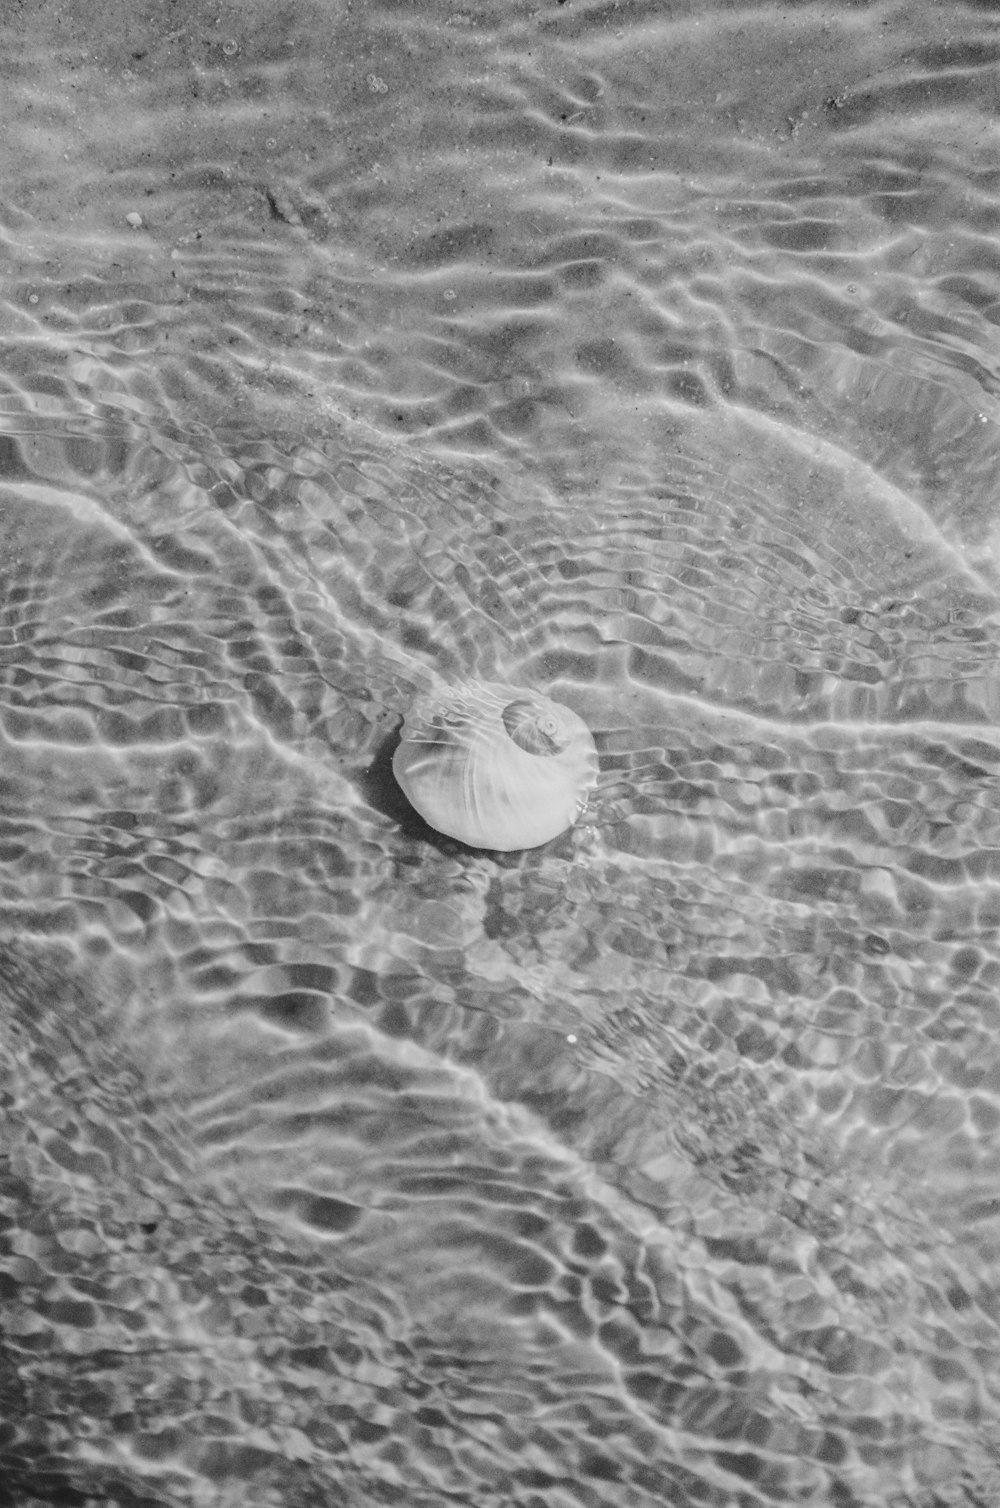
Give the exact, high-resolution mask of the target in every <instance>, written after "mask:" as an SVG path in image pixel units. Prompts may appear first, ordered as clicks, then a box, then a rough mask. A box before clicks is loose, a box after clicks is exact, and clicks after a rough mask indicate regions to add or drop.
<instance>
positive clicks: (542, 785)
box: [392, 681, 597, 851]
mask: <svg viewBox="0 0 1000 1508" xmlns="http://www.w3.org/2000/svg"><path fill="white" fill-rule="evenodd" d="M392 768H393V773H394V774H395V776H396V779H397V781H398V782H399V784H400V786H401V788H402V790H403V792H404V794H405V795H406V797H407V799H408V800H409V802H410V804H411V805H412V806H413V807H415V808H416V810H417V811H418V812H419V813H420V815H421V816H422V817H423V818H424V820H425V821H426V822H429V823H430V825H431V827H434V828H436V829H437V831H438V832H440V833H445V834H446V835H447V836H448V837H451V838H458V839H459V841H460V842H462V843H467V844H469V845H470V847H472V848H493V849H502V850H505V851H512V850H514V849H520V848H537V847H538V846H539V845H540V844H542V843H547V842H549V840H550V839H551V838H555V837H557V836H558V834H559V833H561V832H564V831H565V829H566V828H567V827H570V826H572V824H573V823H574V822H575V821H576V819H577V817H578V816H579V815H580V813H581V811H582V810H583V808H584V806H585V805H586V803H587V797H588V795H589V793H590V791H591V790H592V789H593V787H594V785H595V784H596V781H597V750H596V749H595V747H594V740H593V738H592V737H591V733H590V729H589V728H588V727H587V725H586V723H585V722H584V721H583V719H582V718H581V717H578V716H577V714H576V713H575V712H573V711H572V710H571V709H570V708H569V707H564V706H563V705H562V704H561V703H560V702H554V701H552V700H551V699H550V698H549V697H547V696H542V695H541V694H540V693H539V692H535V691H526V690H523V689H521V688H519V687H512V686H502V685H498V684H494V683H490V682H483V681H473V682H469V683H467V684H466V685H463V686H456V687H451V688H449V689H448V690H446V691H442V692H440V693H438V692H433V693H430V694H428V695H425V696H421V697H418V698H417V700H416V701H415V702H414V703H413V705H412V707H411V708H410V710H409V711H408V712H407V714H406V717H405V719H404V722H403V731H402V736H401V738H400V742H399V747H398V748H397V750H396V752H395V754H394V755H393V760H392Z"/></svg>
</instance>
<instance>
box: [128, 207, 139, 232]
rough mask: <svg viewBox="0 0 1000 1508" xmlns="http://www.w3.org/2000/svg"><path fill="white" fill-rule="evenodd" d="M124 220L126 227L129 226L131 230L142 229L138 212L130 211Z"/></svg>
mask: <svg viewBox="0 0 1000 1508" xmlns="http://www.w3.org/2000/svg"><path fill="white" fill-rule="evenodd" d="M125 220H126V223H127V224H128V225H131V227H132V229H133V230H141V229H142V216H141V215H140V214H139V211H138V210H135V209H133V210H130V211H129V213H128V214H127V215H126V216H125Z"/></svg>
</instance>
